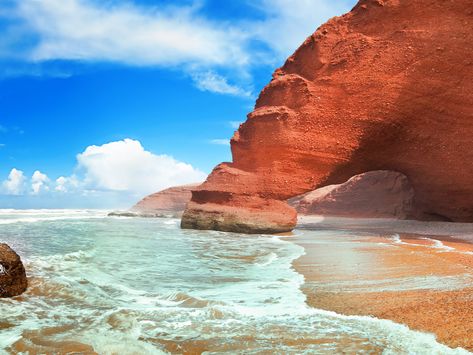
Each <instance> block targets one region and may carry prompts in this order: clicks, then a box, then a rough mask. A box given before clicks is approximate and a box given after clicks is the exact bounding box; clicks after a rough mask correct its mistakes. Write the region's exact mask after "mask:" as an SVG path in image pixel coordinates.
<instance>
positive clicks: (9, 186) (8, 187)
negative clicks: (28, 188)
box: [2, 169, 26, 195]
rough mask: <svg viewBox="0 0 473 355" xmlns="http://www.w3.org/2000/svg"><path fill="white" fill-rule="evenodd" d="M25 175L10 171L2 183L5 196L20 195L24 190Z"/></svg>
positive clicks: (13, 170) (14, 170) (15, 170)
mask: <svg viewBox="0 0 473 355" xmlns="http://www.w3.org/2000/svg"><path fill="white" fill-rule="evenodd" d="M25 181H26V179H25V175H24V173H23V171H21V170H17V169H12V170H11V171H10V174H9V175H8V179H7V180H5V181H4V182H3V184H2V185H3V190H4V193H5V194H7V195H21V194H22V193H23V192H24V189H25Z"/></svg>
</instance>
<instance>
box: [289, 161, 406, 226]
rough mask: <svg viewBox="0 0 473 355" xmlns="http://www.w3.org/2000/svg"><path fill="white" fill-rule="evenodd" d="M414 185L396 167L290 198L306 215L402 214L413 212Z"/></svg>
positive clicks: (290, 201) (373, 215) (365, 216)
mask: <svg viewBox="0 0 473 355" xmlns="http://www.w3.org/2000/svg"><path fill="white" fill-rule="evenodd" d="M413 200H414V189H413V188H412V186H411V185H410V183H409V180H408V179H407V177H406V176H405V175H403V174H401V173H397V172H394V171H384V170H380V171H371V172H368V173H364V174H360V175H356V176H354V177H352V178H351V179H350V180H348V181H347V182H345V183H343V184H340V185H329V186H325V187H322V188H320V189H317V190H315V191H311V192H308V193H306V194H304V195H301V196H298V197H295V198H292V199H290V200H289V201H288V203H289V205H291V206H293V207H294V208H295V209H296V210H297V212H298V213H300V214H303V215H314V214H315V215H325V216H342V217H360V218H398V219H404V218H406V217H407V216H409V215H412V207H413V206H412V204H413Z"/></svg>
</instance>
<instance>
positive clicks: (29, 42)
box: [0, 0, 355, 208]
mask: <svg viewBox="0 0 473 355" xmlns="http://www.w3.org/2000/svg"><path fill="white" fill-rule="evenodd" d="M354 4H355V1H354V0H252V1H250V0H238V1H237V0H225V1H222V0H196V1H194V0H183V1H171V0H134V1H132V0H127V1H124V0H2V1H1V2H0V30H1V31H2V36H1V38H0V208H62V207H65V208H124V207H128V206H129V205H130V204H132V203H133V202H134V201H135V200H137V199H139V198H141V197H142V196H144V195H146V194H148V193H151V192H154V191H157V190H160V189H163V188H166V187H168V186H172V185H176V184H184V183H190V182H194V181H200V180H203V179H204V178H205V176H206V174H208V173H209V172H210V171H211V169H212V168H213V167H214V166H215V165H216V164H218V163H219V162H221V161H228V160H230V159H231V155H230V149H229V145H228V141H229V138H230V137H231V136H232V134H233V131H234V130H235V129H236V128H237V127H238V124H239V123H240V122H242V121H244V120H245V117H246V114H247V113H248V112H250V111H251V110H252V108H253V105H254V101H255V98H256V96H257V94H258V92H259V91H260V90H261V89H262V87H263V86H264V85H266V84H267V83H268V82H269V80H270V78H271V74H272V72H273V71H274V69H275V68H277V67H278V66H280V65H282V64H283V63H284V60H285V58H287V57H288V56H289V55H290V54H291V53H292V52H293V51H294V50H295V49H296V48H297V47H298V45H299V44H300V43H301V42H302V41H303V40H304V39H305V38H306V37H307V36H308V35H310V34H311V33H312V32H313V31H314V30H315V29H316V28H317V27H318V26H319V25H320V24H322V23H323V22H325V21H326V20H327V19H328V18H330V17H332V16H336V15H340V14H342V13H344V12H347V11H349V10H350V9H351V8H352V7H353V6H354Z"/></svg>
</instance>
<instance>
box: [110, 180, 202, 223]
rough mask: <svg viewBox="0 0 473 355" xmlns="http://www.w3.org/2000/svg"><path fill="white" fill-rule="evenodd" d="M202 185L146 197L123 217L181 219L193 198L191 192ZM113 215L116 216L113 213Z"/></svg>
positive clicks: (160, 192)
mask: <svg viewBox="0 0 473 355" xmlns="http://www.w3.org/2000/svg"><path fill="white" fill-rule="evenodd" d="M199 185H200V184H190V185H184V186H175V187H170V188H168V189H165V190H162V191H159V192H156V193H154V194H152V195H149V196H146V197H145V198H143V199H142V200H141V201H139V202H138V203H137V204H136V205H134V206H133V207H132V208H131V210H130V211H127V212H123V213H115V215H121V216H144V217H180V216H181V215H182V213H183V212H184V210H185V209H186V205H187V203H188V202H189V201H190V199H191V197H192V192H191V190H192V189H194V188H197V187H198V186H199ZM111 215H114V214H113V213H112V214H111Z"/></svg>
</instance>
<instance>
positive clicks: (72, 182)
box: [54, 175, 81, 193]
mask: <svg viewBox="0 0 473 355" xmlns="http://www.w3.org/2000/svg"><path fill="white" fill-rule="evenodd" d="M80 185H81V184H80V181H79V180H78V179H77V177H76V176H75V175H72V176H69V177H65V176H60V177H58V178H57V179H56V186H55V187H54V190H55V191H57V192H63V193H66V192H72V191H77V189H78V188H79V187H80Z"/></svg>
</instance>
